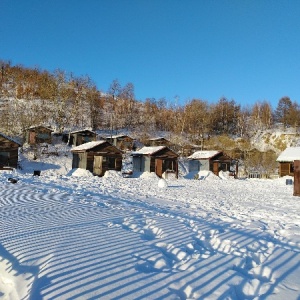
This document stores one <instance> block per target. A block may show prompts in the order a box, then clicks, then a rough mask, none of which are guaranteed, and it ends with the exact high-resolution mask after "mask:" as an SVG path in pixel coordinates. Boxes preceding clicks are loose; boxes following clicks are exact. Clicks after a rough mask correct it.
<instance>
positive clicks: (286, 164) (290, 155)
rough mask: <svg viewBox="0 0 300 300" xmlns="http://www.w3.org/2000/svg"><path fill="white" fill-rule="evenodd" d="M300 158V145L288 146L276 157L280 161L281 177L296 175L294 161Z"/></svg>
mask: <svg viewBox="0 0 300 300" xmlns="http://www.w3.org/2000/svg"><path fill="white" fill-rule="evenodd" d="M295 160H300V147H289V148H286V149H285V150H284V151H283V152H282V153H281V154H280V155H279V156H278V158H277V159H276V161H277V162H278V163H279V177H283V176H294V161H295Z"/></svg>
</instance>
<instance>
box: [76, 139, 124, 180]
mask: <svg viewBox="0 0 300 300" xmlns="http://www.w3.org/2000/svg"><path fill="white" fill-rule="evenodd" d="M71 152H72V154H73V160H72V168H73V169H74V168H81V169H85V170H89V171H90V172H92V173H93V174H94V175H97V176H103V175H104V174H105V172H106V171H107V170H115V171H121V169H122V151H121V150H119V149H118V148H117V147H115V146H113V145H112V144H110V143H109V142H107V141H104V140H103V141H93V142H87V143H84V144H82V145H79V146H77V147H74V148H73V149H72V150H71Z"/></svg>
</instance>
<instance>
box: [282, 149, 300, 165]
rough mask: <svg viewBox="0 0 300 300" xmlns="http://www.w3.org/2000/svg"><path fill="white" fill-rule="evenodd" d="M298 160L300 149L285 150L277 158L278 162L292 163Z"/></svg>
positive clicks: (299, 158)
mask: <svg viewBox="0 0 300 300" xmlns="http://www.w3.org/2000/svg"><path fill="white" fill-rule="evenodd" d="M294 160H300V147H289V148H286V149H285V150H284V151H283V152H282V153H281V154H280V155H279V156H278V158H277V161H278V162H292V161H294Z"/></svg>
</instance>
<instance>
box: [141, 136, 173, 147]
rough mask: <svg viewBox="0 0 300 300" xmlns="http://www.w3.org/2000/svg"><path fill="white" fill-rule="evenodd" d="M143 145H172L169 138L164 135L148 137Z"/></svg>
mask: <svg viewBox="0 0 300 300" xmlns="http://www.w3.org/2000/svg"><path fill="white" fill-rule="evenodd" d="M145 145H146V146H149V147H154V146H167V147H172V146H173V144H172V143H171V142H170V141H169V140H167V139H165V138H164V137H156V138H151V139H148V140H147V141H146V143H145Z"/></svg>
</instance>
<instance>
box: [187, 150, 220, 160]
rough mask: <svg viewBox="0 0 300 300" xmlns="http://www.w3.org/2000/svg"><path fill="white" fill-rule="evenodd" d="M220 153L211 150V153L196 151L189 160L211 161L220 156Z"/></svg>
mask: <svg viewBox="0 0 300 300" xmlns="http://www.w3.org/2000/svg"><path fill="white" fill-rule="evenodd" d="M219 153H220V151H216V150H210V151H196V152H194V153H193V154H192V155H190V156H189V157H188V158H189V159H209V158H212V157H214V156H216V155H217V154H219Z"/></svg>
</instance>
